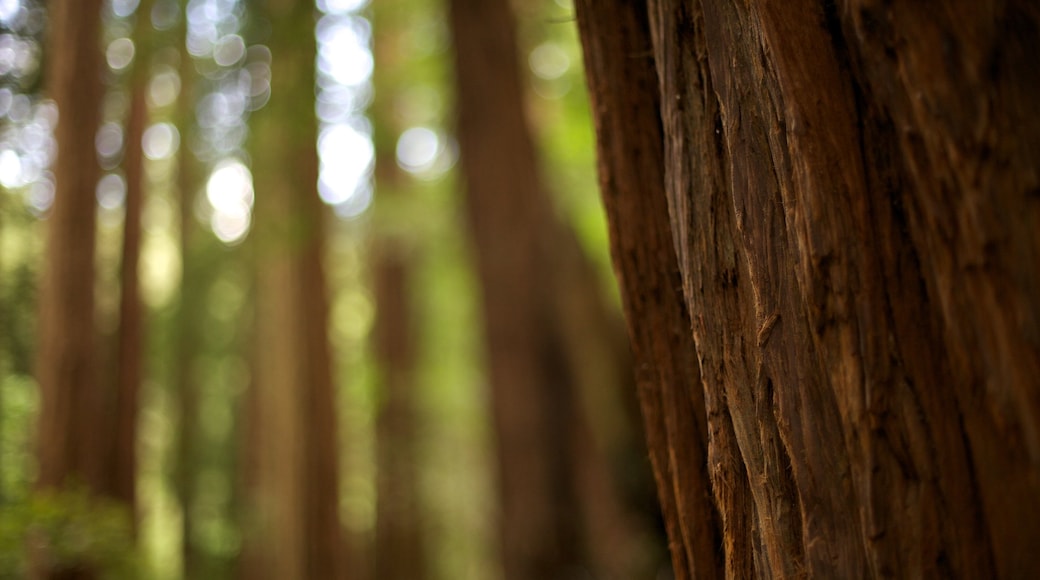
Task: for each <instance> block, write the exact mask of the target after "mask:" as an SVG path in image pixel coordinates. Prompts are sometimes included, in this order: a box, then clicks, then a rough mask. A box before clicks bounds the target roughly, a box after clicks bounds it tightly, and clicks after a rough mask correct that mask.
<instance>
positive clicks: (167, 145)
mask: <svg viewBox="0 0 1040 580" xmlns="http://www.w3.org/2000/svg"><path fill="white" fill-rule="evenodd" d="M180 143H181V138H180V134H178V133H177V128H176V127H174V126H173V125H171V124H170V123H156V124H154V125H152V126H151V127H148V129H147V130H145V132H144V135H142V137H141V148H142V149H143V150H144V156H145V157H147V158H149V159H151V160H153V161H155V160H157V159H166V158H167V157H169V156H171V155H173V154H174V153H175V152H176V151H177V148H178V147H179V146H180Z"/></svg>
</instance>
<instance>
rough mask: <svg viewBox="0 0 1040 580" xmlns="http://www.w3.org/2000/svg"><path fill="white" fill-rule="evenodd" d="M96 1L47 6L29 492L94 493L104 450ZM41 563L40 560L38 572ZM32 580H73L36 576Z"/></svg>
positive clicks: (45, 574) (66, 0) (57, 574)
mask: <svg viewBox="0 0 1040 580" xmlns="http://www.w3.org/2000/svg"><path fill="white" fill-rule="evenodd" d="M101 4H102V3H101V0H64V1H55V2H51V3H50V4H49V7H48V19H49V26H50V32H49V34H48V41H47V42H48V55H49V58H48V60H47V65H48V69H47V72H46V83H47V88H48V91H49V94H50V96H51V97H52V98H53V99H54V101H55V102H56V103H57V106H58V109H59V111H60V115H61V119H60V120H59V122H58V126H57V130H56V135H55V136H56V139H57V143H58V153H57V160H56V162H55V165H54V177H55V191H54V205H53V206H52V207H51V210H50V214H49V216H48V220H47V222H48V223H47V250H46V262H45V264H44V265H43V278H42V281H41V287H40V300H39V308H40V310H39V312H40V322H39V324H40V326H39V335H38V346H37V363H36V378H37V381H38V383H39V387H40V394H41V407H40V416H39V440H38V443H37V444H38V446H39V447H38V472H37V487H38V488H40V489H49V488H59V487H63V486H67V485H71V484H81V485H84V486H86V488H87V489H89V490H92V491H100V489H101V487H102V485H103V483H104V482H103V479H102V478H103V473H102V471H103V465H102V461H103V459H102V458H103V457H104V456H105V451H106V449H107V447H108V445H109V442H108V441H105V440H104V438H99V437H98V436H97V433H98V431H97V426H98V425H99V424H102V423H103V422H105V421H106V420H107V418H106V417H102V416H101V415H100V412H101V405H102V404H103V402H104V401H103V398H102V395H103V392H102V391H101V390H100V388H99V387H100V385H99V384H98V382H97V380H96V378H97V377H96V376H95V372H96V370H97V369H96V368H95V365H94V362H93V361H94V356H95V351H94V348H95V329H94V242H95V237H96V204H95V191H94V190H95V187H96V184H97V181H98V175H99V171H100V169H99V167H98V164H97V159H96V153H95V150H94V135H95V132H96V131H97V127H98V119H99V106H100V101H101V92H102V86H101V62H102V61H101V51H100V46H99V43H100V39H101V37H100V24H101ZM43 561H44V560H42V559H41V560H40V562H41V563H42V562H43ZM37 573H39V574H40V575H41V577H53V578H58V577H74V576H73V575H72V574H73V573H71V572H68V571H66V573H63V572H61V571H57V570H46V569H43V570H37Z"/></svg>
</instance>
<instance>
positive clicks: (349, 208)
mask: <svg viewBox="0 0 1040 580" xmlns="http://www.w3.org/2000/svg"><path fill="white" fill-rule="evenodd" d="M370 205H372V186H371V184H370V183H368V182H367V181H365V182H362V183H361V184H360V185H359V186H358V188H357V189H356V190H355V191H354V194H353V195H351V196H350V197H348V198H347V199H345V200H343V201H342V202H340V203H337V204H335V205H334V206H332V208H333V210H334V211H335V212H336V215H338V216H339V217H341V218H346V219H351V218H356V217H357V216H359V215H361V214H363V213H365V210H366V209H368V206H370Z"/></svg>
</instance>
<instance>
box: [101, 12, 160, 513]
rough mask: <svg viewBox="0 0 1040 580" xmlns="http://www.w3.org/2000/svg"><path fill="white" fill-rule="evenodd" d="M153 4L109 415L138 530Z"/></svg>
mask: <svg viewBox="0 0 1040 580" xmlns="http://www.w3.org/2000/svg"><path fill="white" fill-rule="evenodd" d="M151 4H152V3H151V2H150V1H148V0H144V1H143V2H141V4H140V5H139V6H138V8H137V15H136V19H137V23H136V26H135V28H134V41H135V43H136V44H137V47H138V48H137V54H136V56H135V59H134V63H133V69H132V71H131V75H130V80H129V84H130V111H129V114H128V119H127V123H126V147H125V152H124V154H123V169H124V171H125V173H126V201H125V214H124V215H125V217H124V219H123V255H122V264H121V269H122V272H121V274H120V294H119V328H118V331H117V335H116V372H115V392H114V393H113V395H114V400H113V401H112V405H111V408H110V411H109V413H108V416H109V417H110V419H109V421H110V422H111V423H112V425H113V434H112V452H111V455H110V457H109V458H108V469H107V471H108V478H109V484H108V485H109V489H108V493H109V495H111V496H112V497H114V498H116V499H117V500H118V501H120V502H122V503H124V504H125V505H127V506H128V507H129V509H130V510H131V513H132V514H134V517H133V518H132V521H133V525H134V528H135V529H136V525H137V524H136V522H137V518H136V497H137V493H136V481H137V477H136V472H137V460H136V454H137V408H138V400H139V393H140V390H141V380H142V366H143V357H144V352H145V350H144V346H143V341H144V312H143V306H142V304H141V291H140V282H139V279H138V264H139V263H140V256H141V216H142V207H143V204H144V190H145V174H144V154H143V150H142V147H141V138H142V136H143V135H144V130H145V126H146V125H147V124H148V104H147V101H146V99H145V91H147V90H148V78H149V76H148V64H149V63H148V59H149V57H150V55H151V51H150V50H149V42H150V35H149V30H150V28H151V19H150V18H149V16H150V14H151Z"/></svg>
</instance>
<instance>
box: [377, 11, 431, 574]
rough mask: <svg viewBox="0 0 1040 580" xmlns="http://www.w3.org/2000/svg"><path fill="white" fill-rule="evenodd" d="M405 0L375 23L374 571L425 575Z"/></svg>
mask: <svg viewBox="0 0 1040 580" xmlns="http://www.w3.org/2000/svg"><path fill="white" fill-rule="evenodd" d="M407 8H408V7H407V5H406V3H404V2H387V1H385V0H384V1H383V2H380V3H379V4H378V5H376V6H374V7H373V13H372V23H373V27H374V28H375V30H376V34H375V36H374V43H375V44H374V46H373V52H374V53H375V59H376V68H375V71H374V78H373V84H374V88H375V91H376V93H378V94H379V95H380V97H379V99H377V100H376V101H375V102H374V103H373V105H372V107H371V110H370V112H371V117H372V120H373V125H374V127H375V135H374V141H375V149H376V167H375V181H376V183H375V186H376V195H377V202H376V207H375V208H374V209H375V211H376V212H378V213H377V217H376V218H375V219H374V224H375V228H374V229H373V234H372V243H371V256H372V259H371V277H372V289H373V295H374V299H375V307H376V318H375V322H374V324H373V329H372V334H373V352H374V355H375V362H376V364H377V368H378V371H377V372H378V376H379V377H380V378H379V393H380V396H379V397H378V399H377V400H378V404H377V413H376V530H375V551H374V559H373V568H372V577H373V578H375V579H378V580H422V579H423V578H425V577H426V576H427V575H428V569H427V566H428V564H429V561H428V560H427V558H426V554H425V545H424V541H423V533H422V532H423V519H422V513H421V501H420V498H419V488H420V486H419V465H418V459H419V458H418V456H417V454H416V446H417V444H418V440H417V433H418V432H419V426H418V425H417V412H416V399H417V396H416V393H417V389H416V387H417V386H418V385H417V383H416V366H417V364H418V357H419V353H418V348H419V333H418V332H417V331H418V329H417V328H416V321H417V318H416V316H415V314H416V312H415V309H414V308H413V304H414V301H413V291H414V290H413V288H414V282H413V281H414V279H415V277H414V272H415V270H414V263H415V259H414V257H413V256H414V252H413V251H412V250H413V247H412V244H413V243H414V242H412V240H411V239H410V238H409V236H408V235H407V232H406V231H405V230H404V229H403V228H402V226H401V224H402V223H403V222H402V221H401V218H400V217H399V216H394V215H392V214H391V212H393V211H394V210H397V209H400V208H401V207H402V205H403V204H407V203H408V195H409V193H410V192H409V188H408V183H407V179H408V176H406V175H405V174H404V172H403V171H402V170H401V169H400V167H398V165H397V160H396V154H395V151H396V144H397V138H398V137H399V136H400V134H401V132H402V131H403V130H404V129H405V128H406V127H403V126H402V124H403V121H402V119H401V116H400V115H399V114H397V113H396V111H395V110H394V108H395V107H394V105H395V103H397V101H398V100H399V98H400V96H401V95H402V94H403V90H404V88H405V86H404V85H405V83H408V82H410V80H411V79H410V77H409V76H408V75H407V72H406V71H407V69H406V68H405V67H406V65H407V64H408V63H407V58H408V54H407V53H406V52H404V51H402V50H401V48H400V47H401V46H402V44H403V42H405V40H406V39H407V37H408V36H407V35H408V32H409V29H408V28H407V26H406V23H407V22H409V20H410V19H412V14H411V13H410V12H409V11H408V10H407Z"/></svg>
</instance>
